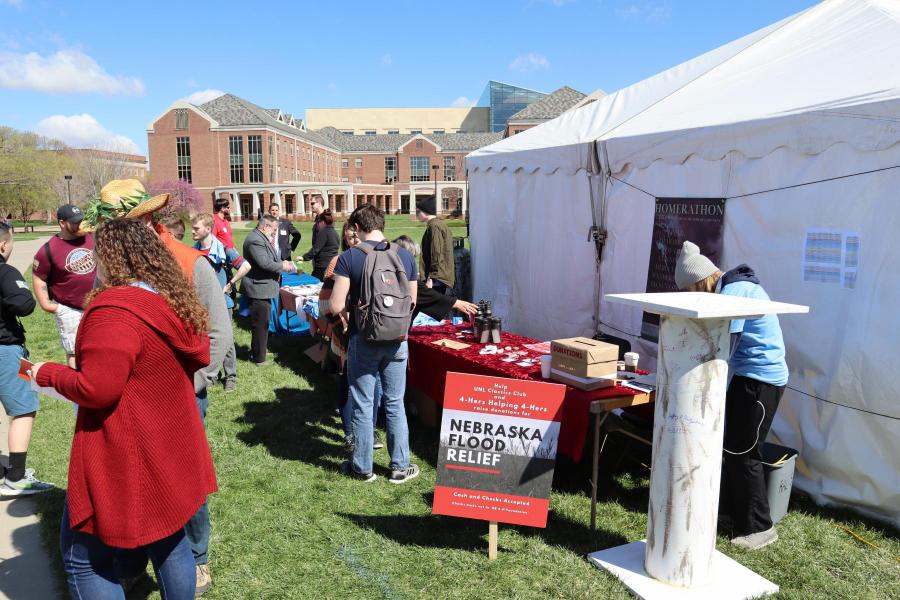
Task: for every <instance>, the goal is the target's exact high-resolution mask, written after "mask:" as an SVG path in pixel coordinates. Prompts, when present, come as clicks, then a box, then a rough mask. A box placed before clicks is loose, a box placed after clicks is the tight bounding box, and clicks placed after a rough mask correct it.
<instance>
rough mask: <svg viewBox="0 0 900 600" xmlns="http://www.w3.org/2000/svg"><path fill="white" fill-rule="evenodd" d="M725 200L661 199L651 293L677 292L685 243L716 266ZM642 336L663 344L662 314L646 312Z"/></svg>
mask: <svg viewBox="0 0 900 600" xmlns="http://www.w3.org/2000/svg"><path fill="white" fill-rule="evenodd" d="M724 222H725V199H724V198H657V199H656V211H655V215H654V217H653V241H652V245H651V247H650V267H649V268H648V269H647V292H648V293H649V292H677V291H678V287H677V286H676V285H675V257H676V256H677V255H678V251H679V250H681V245H682V244H683V243H684V241H685V240H690V241H691V242H694V243H695V244H697V245H698V246H699V247H700V252H702V253H703V255H704V256H706V257H707V258H709V259H710V260H711V261H713V263H715V264H716V265H719V264H720V258H721V256H722V228H723V225H724ZM641 337H643V338H645V339H648V340H650V341H653V342H656V341H659V315H654V314H650V313H644V318H643V321H642V323H641Z"/></svg>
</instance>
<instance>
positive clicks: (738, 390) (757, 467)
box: [719, 375, 784, 535]
mask: <svg viewBox="0 0 900 600" xmlns="http://www.w3.org/2000/svg"><path fill="white" fill-rule="evenodd" d="M782 394H784V386H781V387H778V386H774V385H770V384H768V383H763V382H761V381H757V380H755V379H750V378H749V377H741V376H739V375H738V376H735V377H734V378H732V380H731V384H730V385H729V386H728V394H727V395H726V397H725V443H724V447H725V453H724V463H723V467H722V478H723V480H722V488H721V491H720V495H719V506H720V508H719V512H722V513H725V514H728V515H731V518H732V520H733V521H734V532H735V534H737V535H749V534H751V533H758V532H760V531H765V530H767V529H769V528H770V527H772V519H771V518H770V516H769V497H768V496H767V495H766V479H765V473H764V472H763V465H762V454H761V453H760V446H762V444H763V442H765V441H766V436H767V435H768V434H769V428H770V427H772V419H773V418H774V417H775V411H777V410H778V403H779V402H780V401H781V396H782ZM757 432H758V433H757Z"/></svg>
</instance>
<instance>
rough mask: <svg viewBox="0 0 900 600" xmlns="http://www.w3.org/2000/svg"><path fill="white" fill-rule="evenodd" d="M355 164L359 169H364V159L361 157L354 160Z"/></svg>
mask: <svg viewBox="0 0 900 600" xmlns="http://www.w3.org/2000/svg"><path fill="white" fill-rule="evenodd" d="M353 164H354V165H355V166H356V168H357V169H362V159H361V158H357V159H356V160H355V161H353Z"/></svg>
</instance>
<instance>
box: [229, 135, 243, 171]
mask: <svg viewBox="0 0 900 600" xmlns="http://www.w3.org/2000/svg"><path fill="white" fill-rule="evenodd" d="M228 165H229V168H230V169H231V183H244V139H243V138H242V137H241V136H239V135H232V136H229V137H228Z"/></svg>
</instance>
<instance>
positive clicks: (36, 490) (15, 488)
mask: <svg viewBox="0 0 900 600" xmlns="http://www.w3.org/2000/svg"><path fill="white" fill-rule="evenodd" d="M55 487H56V486H55V485H53V484H52V483H46V482H44V481H40V480H39V479H38V478H37V477H35V476H34V469H25V477H23V478H22V479H20V480H18V481H10V480H9V479H4V480H3V483H2V484H0V496H2V497H4V498H11V497H13V496H30V495H32V494H40V493H42V492H47V491H50V490H52V489H53V488H55Z"/></svg>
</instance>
